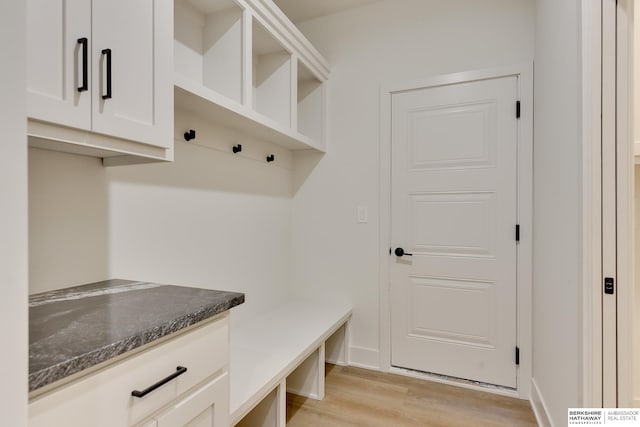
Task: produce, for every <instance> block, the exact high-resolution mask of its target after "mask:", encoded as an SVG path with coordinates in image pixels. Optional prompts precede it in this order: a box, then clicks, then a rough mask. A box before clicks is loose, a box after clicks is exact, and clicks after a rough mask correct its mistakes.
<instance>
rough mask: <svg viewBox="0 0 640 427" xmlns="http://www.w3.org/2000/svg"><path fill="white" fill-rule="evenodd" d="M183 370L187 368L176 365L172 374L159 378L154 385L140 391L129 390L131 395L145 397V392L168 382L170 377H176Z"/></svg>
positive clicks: (182, 372) (185, 370)
mask: <svg viewBox="0 0 640 427" xmlns="http://www.w3.org/2000/svg"><path fill="white" fill-rule="evenodd" d="M185 372H187V368H185V367H184V366H178V367H177V368H176V371H175V372H174V373H173V374H171V375H169V376H168V377H166V378H164V379H161V380H160V381H158V382H157V383H155V384H154V385H152V386H150V387H147V388H145V389H144V390H142V391H140V390H133V391H132V392H131V396H133V397H145V396H146V395H147V394H149V393H151V392H152V391H153V390H155V389H157V388H160V387H162V386H163V385H165V384H166V383H168V382H169V381H171V380H172V379H174V378H178V377H179V376H180V375H182V374H184V373H185Z"/></svg>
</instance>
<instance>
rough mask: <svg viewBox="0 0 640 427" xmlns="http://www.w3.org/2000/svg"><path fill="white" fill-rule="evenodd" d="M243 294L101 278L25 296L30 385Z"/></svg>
mask: <svg viewBox="0 0 640 427" xmlns="http://www.w3.org/2000/svg"><path fill="white" fill-rule="evenodd" d="M243 302H244V294H240V293H235V292H224V291H212V290H207V289H197V288H188V287H182V286H171V285H160V284H155V283H148V282H134V281H130V280H119V279H114V280H106V281H103V282H97V283H91V284H88V285H82V286H76V287H73V288H66V289H61V290H56V291H51V292H44V293H41V294H35V295H32V296H31V297H29V391H34V390H36V389H38V388H40V387H43V386H45V385H48V384H51V383H53V382H55V381H58V380H61V379H63V378H65V377H67V376H69V375H72V374H75V373H76V372H80V371H82V370H84V369H87V368H89V367H91V366H94V365H97V364H99V363H102V362H105V361H107V360H109V359H111V358H113V357H115V356H118V355H120V354H123V353H125V352H127V351H129V350H133V349H135V348H137V347H140V346H142V345H144V344H147V343H149V342H152V341H154V340H157V339H159V338H162V337H164V336H166V335H169V334H171V333H173V332H176V331H179V330H180V329H183V328H185V327H187V326H191V325H193V324H195V323H198V322H200V321H202V320H205V319H207V318H209V317H212V316H215V315H216V314H219V313H222V312H224V311H226V310H229V309H230V308H232V307H235V306H236V305H239V304H242V303H243Z"/></svg>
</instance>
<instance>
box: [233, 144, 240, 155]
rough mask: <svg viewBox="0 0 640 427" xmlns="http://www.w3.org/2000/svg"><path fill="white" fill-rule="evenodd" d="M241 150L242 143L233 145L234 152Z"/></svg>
mask: <svg viewBox="0 0 640 427" xmlns="http://www.w3.org/2000/svg"><path fill="white" fill-rule="evenodd" d="M241 151H242V144H238V145H234V146H233V153H234V154H238V153H239V152H241Z"/></svg>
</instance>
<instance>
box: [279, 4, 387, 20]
mask: <svg viewBox="0 0 640 427" xmlns="http://www.w3.org/2000/svg"><path fill="white" fill-rule="evenodd" d="M273 1H274V3H275V4H277V5H278V7H280V9H282V11H283V12H284V13H285V15H287V16H288V17H289V19H291V21H293V22H294V23H298V22H301V21H306V20H308V19H313V18H317V17H319V16H325V15H331V14H333V13H337V12H342V11H343V10H347V9H352V8H354V7H358V6H363V5H365V4H369V3H373V2H376V1H379V0H273Z"/></svg>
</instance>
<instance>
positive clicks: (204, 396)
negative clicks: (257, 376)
mask: <svg viewBox="0 0 640 427" xmlns="http://www.w3.org/2000/svg"><path fill="white" fill-rule="evenodd" d="M152 423H155V424H149V425H150V426H153V427H185V426H189V427H212V426H228V425H229V374H227V373H226V372H225V373H223V374H221V375H220V376H219V377H217V378H216V379H214V380H212V381H209V382H207V383H206V384H204V385H202V386H200V387H198V388H197V389H196V390H195V391H193V392H192V393H191V394H189V395H188V396H187V397H185V398H184V399H181V400H180V401H179V402H177V403H175V404H172V405H170V407H169V408H167V409H166V410H165V411H163V412H162V413H161V414H159V415H157V416H155V417H153V421H152Z"/></svg>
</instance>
